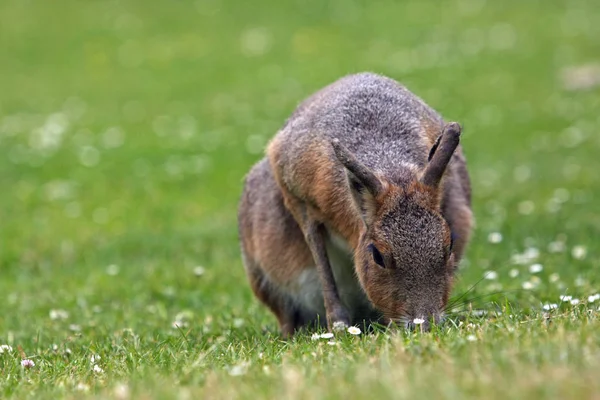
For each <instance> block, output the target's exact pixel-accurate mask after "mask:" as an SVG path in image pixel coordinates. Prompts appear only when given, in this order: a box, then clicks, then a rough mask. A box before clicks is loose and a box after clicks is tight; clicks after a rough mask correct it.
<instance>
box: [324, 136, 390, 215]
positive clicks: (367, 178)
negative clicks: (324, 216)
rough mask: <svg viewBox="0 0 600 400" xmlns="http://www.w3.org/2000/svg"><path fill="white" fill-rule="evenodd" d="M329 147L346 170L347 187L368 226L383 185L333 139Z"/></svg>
mask: <svg viewBox="0 0 600 400" xmlns="http://www.w3.org/2000/svg"><path fill="white" fill-rule="evenodd" d="M331 145H332V147H333V150H334V153H335V156H336V157H337V159H338V160H339V161H340V163H341V164H342V165H343V166H344V167H345V169H346V176H347V178H348V186H349V187H350V193H351V194H352V199H353V200H354V204H355V206H356V207H357V209H358V210H359V212H360V214H361V216H362V218H363V220H364V221H365V223H366V224H367V225H370V224H371V223H372V222H373V220H374V218H375V213H376V212H377V201H376V198H377V196H379V195H380V194H381V193H382V192H383V191H384V188H385V183H384V182H382V181H381V180H380V179H379V178H378V177H377V175H375V173H373V171H371V170H370V169H369V168H367V167H366V166H365V165H364V164H363V163H361V162H360V161H358V160H357V159H356V157H354V155H353V154H352V153H350V151H348V149H347V148H346V147H344V146H343V145H342V144H341V143H340V142H339V141H338V140H337V139H334V140H333V141H332V142H331Z"/></svg>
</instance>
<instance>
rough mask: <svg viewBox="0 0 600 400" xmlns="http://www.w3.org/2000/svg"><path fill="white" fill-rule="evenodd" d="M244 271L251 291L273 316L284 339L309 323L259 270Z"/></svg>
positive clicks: (248, 269)
mask: <svg viewBox="0 0 600 400" xmlns="http://www.w3.org/2000/svg"><path fill="white" fill-rule="evenodd" d="M246 271H247V273H248V278H249V280H250V287H251V288H252V291H253V292H254V294H255V295H256V297H257V298H258V299H259V300H260V301H261V302H262V303H263V304H265V305H266V306H267V307H268V308H269V309H270V310H271V311H272V312H273V314H275V317H277V321H278V322H279V328H280V330H281V334H282V336H283V337H284V338H286V339H287V338H290V337H291V336H293V334H294V332H296V331H297V330H299V329H300V328H302V327H304V326H305V325H307V323H308V322H309V321H306V320H305V318H304V317H303V314H304V313H303V312H302V310H300V309H299V308H298V306H296V305H294V304H293V303H292V301H291V299H289V298H287V296H286V295H284V294H280V293H277V290H276V289H275V288H273V287H272V284H271V283H270V282H269V281H268V279H267V277H266V276H265V274H264V273H263V272H262V271H261V270H260V268H258V267H254V268H253V267H251V266H249V267H248V268H247V269H246Z"/></svg>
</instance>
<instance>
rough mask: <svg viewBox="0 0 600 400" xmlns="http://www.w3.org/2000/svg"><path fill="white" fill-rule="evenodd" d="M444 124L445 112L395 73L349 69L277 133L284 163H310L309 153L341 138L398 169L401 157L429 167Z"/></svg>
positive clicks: (378, 165)
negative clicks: (430, 153) (352, 72)
mask: <svg viewBox="0 0 600 400" xmlns="http://www.w3.org/2000/svg"><path fill="white" fill-rule="evenodd" d="M442 128H443V120H442V118H441V117H440V116H439V115H438V114H437V113H436V112H435V111H434V110H432V109H431V108H430V107H429V106H427V105H426V104H425V103H424V102H423V101H422V100H421V99H420V98H419V97H417V96H416V95H414V94H413V93H411V92H410V91H409V90H408V89H406V88H405V87H404V86H402V85H401V84H399V83H398V82H396V81H395V80H393V79H390V78H387V77H383V76H380V75H377V74H373V73H361V74H355V75H349V76H346V77H344V78H341V79H339V80H338V81H336V82H334V83H333V84H331V85H329V86H327V87H325V88H324V89H322V90H320V91H319V92H317V93H315V94H314V95H313V96H311V97H310V98H308V99H307V100H306V101H305V102H304V103H302V104H301V105H300V106H299V107H298V109H297V110H296V112H294V114H293V115H292V116H291V117H290V119H289V120H288V121H287V123H286V124H285V126H284V128H283V129H282V130H281V131H280V132H279V134H278V138H277V139H276V140H277V141H278V142H279V143H281V146H282V147H281V148H280V150H281V155H282V159H281V160H280V163H281V164H283V165H287V166H289V167H292V166H294V165H298V163H304V162H305V160H304V155H305V154H306V152H307V150H309V149H310V151H311V152H312V153H314V151H318V150H319V149H318V148H316V147H319V148H320V149H322V150H325V149H324V147H325V146H326V145H327V144H328V143H329V142H330V141H331V139H334V138H336V139H338V140H339V141H340V142H341V143H342V144H343V145H345V146H346V147H347V148H348V150H350V151H351V152H352V153H353V154H354V155H355V156H356V158H357V159H358V160H360V161H361V162H363V163H364V164H365V165H366V166H367V167H369V168H371V169H374V170H377V171H380V172H383V173H386V172H390V173H392V174H393V173H394V172H395V171H396V170H397V169H398V164H399V163H401V162H402V163H408V164H414V165H416V166H418V167H423V166H424V165H425V164H426V162H427V155H428V150H429V148H431V145H433V143H434V141H435V139H436V138H437V136H438V135H439V134H440V133H441V131H442Z"/></svg>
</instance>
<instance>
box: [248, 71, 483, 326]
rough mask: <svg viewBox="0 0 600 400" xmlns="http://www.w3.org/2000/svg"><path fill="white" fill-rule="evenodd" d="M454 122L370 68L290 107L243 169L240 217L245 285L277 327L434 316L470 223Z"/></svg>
mask: <svg viewBox="0 0 600 400" xmlns="http://www.w3.org/2000/svg"><path fill="white" fill-rule="evenodd" d="M460 133H461V128H460V126H459V125H458V124H457V123H454V122H451V123H445V122H444V120H443V119H442V117H441V116H440V115H439V114H438V113H436V112H435V111H434V110H432V109H431V108H430V107H429V106H428V105H426V104H425V103H424V102H423V100H421V99H420V98H418V97H417V96H415V95H414V94H412V93H411V92H410V91H409V90H408V89H406V88H405V87H404V86H402V85H401V84H399V83H398V82H396V81H395V80H393V79H390V78H387V77H383V76H380V75H377V74H373V73H361V74H355V75H350V76H346V77H344V78H342V79H340V80H338V81H336V82H334V83H333V84H331V85H329V86H327V87H325V88H324V89H322V90H320V91H318V92H317V93H315V94H314V95H312V96H311V97H309V98H308V99H307V100H305V101H304V102H303V103H301V104H300V105H299V107H298V108H297V109H296V111H295V112H294V113H293V114H292V116H291V117H290V118H289V119H288V120H287V122H286V123H285V125H284V126H283V127H282V129H281V130H280V131H279V132H278V133H277V135H276V136H275V137H274V138H273V139H272V141H271V142H270V144H269V145H268V148H267V156H266V157H265V158H264V159H262V160H261V161H259V162H258V163H257V164H256V165H255V166H254V167H253V168H252V169H251V171H250V172H249V174H248V175H247V177H246V180H245V186H244V190H243V194H242V199H241V202H240V207H239V214H238V218H239V234H240V241H241V249H242V256H243V261H244V265H245V268H246V272H247V275H248V278H249V280H250V284H251V286H252V289H253V291H254V293H255V295H256V296H257V297H258V298H259V299H260V300H261V301H262V302H263V303H264V304H266V305H267V306H268V307H269V308H270V309H271V311H272V312H273V313H274V314H275V315H276V317H277V319H278V320H279V325H280V328H281V331H282V334H283V335H284V336H285V337H289V336H290V335H292V334H293V333H294V332H295V331H296V330H298V329H300V328H303V327H305V326H310V325H321V326H324V325H325V324H327V326H328V328H329V329H332V328H334V327H337V326H340V327H343V326H348V325H353V324H360V323H362V322H363V321H367V322H368V321H378V322H384V323H385V322H396V323H399V324H402V325H404V326H407V327H410V326H411V324H412V322H413V321H414V320H415V319H417V318H419V319H424V320H425V323H424V327H425V328H427V327H428V324H429V323H430V322H435V323H439V322H440V321H441V320H442V319H443V314H444V308H445V306H446V305H447V302H448V297H449V293H450V291H451V288H452V283H453V278H454V275H455V270H456V268H457V265H458V263H459V260H460V258H461V256H462V255H463V252H464V250H465V246H466V244H467V242H468V240H469V236H470V232H471V227H472V221H473V217H472V213H471V188H470V181H469V175H468V172H467V168H466V161H465V157H464V155H463V152H462V149H461V146H460V145H459V137H460Z"/></svg>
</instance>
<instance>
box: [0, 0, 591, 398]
mask: <svg viewBox="0 0 600 400" xmlns="http://www.w3.org/2000/svg"><path fill="white" fill-rule="evenodd" d="M596 11H597V7H596V4H595V2H594V1H592V0H587V1H586V0H581V1H569V2H567V1H547V2H541V1H527V2H523V1H505V2H485V1H482V0H461V1H451V2H443V3H438V2H433V1H420V2H403V3H399V2H370V3H369V2H363V1H354V2H341V1H332V2H319V1H314V0H308V1H305V2H272V3H271V2H268V1H266V0H262V1H255V2H246V3H243V2H233V1H230V0H229V1H228V0H220V1H219V0H198V1H195V2H190V1H178V2H154V3H153V4H152V5H149V4H148V3H147V2H141V1H120V2H119V1H94V2H91V1H88V2H76V1H66V0H59V1H53V2H36V1H21V0H5V1H3V2H2V3H1V4H0V46H1V48H2V62H1V63H0V88H2V89H1V91H0V184H1V187H2V188H4V195H2V196H1V197H0V272H1V279H0V304H2V305H3V310H2V312H1V313H0V345H8V346H10V347H11V348H12V350H11V349H8V348H5V351H4V352H3V353H2V354H0V397H2V398H19V399H21V398H53V399H54V398H73V399H75V398H77V399H80V398H118V399H124V398H130V397H131V398H181V399H186V398H255V397H264V398H269V397H270V398H281V397H285V398H340V397H357V398H360V397H367V396H371V397H372V396H384V397H391V398H431V397H436V398H482V397H485V398H490V399H494V398H506V397H507V396H508V397H510V398H565V397H567V398H597V397H598V396H599V395H600V383H598V380H597V370H598V368H599V367H600V357H599V355H600V335H599V333H598V332H600V321H599V315H600V314H599V312H598V305H599V304H600V302H599V301H589V302H588V301H587V299H588V296H590V295H593V294H595V293H597V292H599V291H600V278H599V277H598V274H597V271H598V270H599V268H600V245H599V244H598V240H597V237H598V234H599V232H600V207H599V206H598V196H599V195H600V189H599V188H600V181H599V176H600V175H599V174H598V173H597V171H598V170H599V169H600V159H599V158H598V156H597V154H598V151H599V150H600V135H598V131H599V130H600V118H598V109H599V107H600V91H599V89H598V88H597V87H596V88H589V89H587V90H578V91H568V90H565V88H564V87H563V84H562V82H561V79H560V77H561V73H562V71H563V70H564V69H565V68H567V67H571V66H580V65H584V64H587V63H594V62H598V54H600V42H598V40H597V38H598V37H600V14H598V13H597V12H596ZM364 70H371V71H376V72H380V73H383V74H386V75H389V76H392V77H394V78H396V79H398V80H400V81H402V82H403V83H405V84H406V85H407V86H408V87H409V88H410V89H411V90H413V91H414V92H415V93H417V94H419V95H420V96H421V97H423V98H424V99H425V100H426V101H427V102H428V103H429V104H430V105H432V106H433V107H434V108H436V109H437V110H439V111H440V112H441V113H442V114H443V115H444V116H445V117H446V118H448V119H451V120H457V121H460V122H461V123H462V124H463V125H464V127H465V133H464V140H463V143H464V148H465V152H466V154H467V157H468V160H469V168H470V171H471V174H472V179H473V187H474V211H475V215H476V218H477V230H476V233H475V235H474V238H473V241H472V243H471V245H470V247H469V250H468V254H467V259H466V260H465V262H464V263H463V266H462V268H461V270H460V274H459V277H460V278H459V282H458V285H457V287H456V289H455V292H454V293H455V296H457V297H458V296H460V295H461V294H462V293H464V292H465V291H467V290H468V289H469V288H470V287H471V286H472V285H474V284H475V283H476V282H478V281H480V279H481V278H482V277H483V276H484V275H485V274H487V277H488V278H493V279H484V280H482V281H481V282H480V283H478V284H477V285H476V286H475V287H474V289H473V290H472V291H471V292H470V293H469V294H468V295H467V296H466V297H465V298H464V300H465V301H464V302H463V303H465V306H464V310H466V311H464V310H463V311H464V312H463V313H462V314H461V315H462V317H461V318H460V319H455V320H454V322H451V323H448V324H446V325H444V326H443V327H439V328H437V330H435V331H434V332H431V333H426V334H422V333H419V332H417V333H412V334H411V333H405V332H385V331H377V332H375V333H373V334H368V335H360V336H352V335H348V334H342V335H337V336H336V337H335V338H334V339H333V341H334V343H335V344H328V340H326V339H318V340H312V339H311V336H310V335H309V334H307V335H299V336H297V337H296V338H294V339H293V340H291V341H289V342H283V341H281V340H280V338H279V337H278V334H277V329H276V323H275V320H274V318H273V317H272V316H271V315H270V314H269V312H268V311H267V310H266V309H265V308H264V307H262V306H260V305H259V304H258V302H257V301H256V300H255V299H254V298H253V296H252V294H251V292H250V290H249V287H248V284H247V282H246V279H245V276H244V272H243V268H242V265H241V260H240V255H239V250H238V244H237V229H236V207H237V201H238V197H239V194H240V191H241V182H242V178H243V176H244V174H245V173H246V172H247V171H248V169H249V167H250V166H251V165H252V163H254V162H255V161H257V160H258V159H259V158H260V157H261V153H262V148H263V146H264V144H265V143H266V141H267V140H268V139H269V137H270V136H272V135H273V134H274V133H275V131H276V130H277V129H278V127H279V126H281V124H282V123H283V121H284V120H285V118H286V117H287V116H288V115H289V114H290V113H291V112H292V110H293V108H294V106H295V105H296V104H297V103H298V102H299V101H300V100H301V99H302V98H304V97H305V96H307V95H309V94H310V93H311V92H313V91H314V90H316V89H318V88H320V87H322V86H323V85H325V84H327V83H329V82H331V81H333V80H335V79H337V78H338V77H340V76H342V75H344V74H347V73H350V72H357V71H364ZM495 232H497V233H501V235H502V240H501V241H500V242H499V243H492V242H495V241H496V242H497V241H498V239H499V237H498V235H494V234H493V233H495ZM490 234H492V235H491V236H490ZM488 239H491V241H490V240H488ZM532 264H541V265H542V270H541V271H537V272H536V267H534V268H533V271H534V272H533V273H532V272H530V271H531V268H530V266H531V265H532ZM198 266H202V268H203V270H198V269H197V267H198ZM537 269H539V268H537ZM489 271H493V272H491V273H490V272H489ZM200 272H203V273H202V274H200ZM497 292H499V293H497ZM493 293H497V294H493ZM561 295H571V296H573V297H574V298H576V299H579V300H580V303H579V304H575V305H573V304H571V302H570V301H564V302H561V301H560V300H559V296H561ZM469 300H470V301H469ZM553 303H556V304H557V308H556V309H552V310H550V311H546V310H544V309H543V308H542V306H543V304H553ZM469 309H474V310H479V309H485V310H487V311H488V312H487V314H484V315H479V314H480V313H475V312H469ZM478 315H479V316H478ZM174 321H178V322H179V325H180V327H179V328H174V327H173V322H174ZM92 356H93V357H94V362H92ZM98 356H99V357H100V358H99V359H98ZM22 359H30V360H32V361H33V362H34V363H35V366H34V367H32V368H23V367H22V366H21V361H22Z"/></svg>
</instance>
